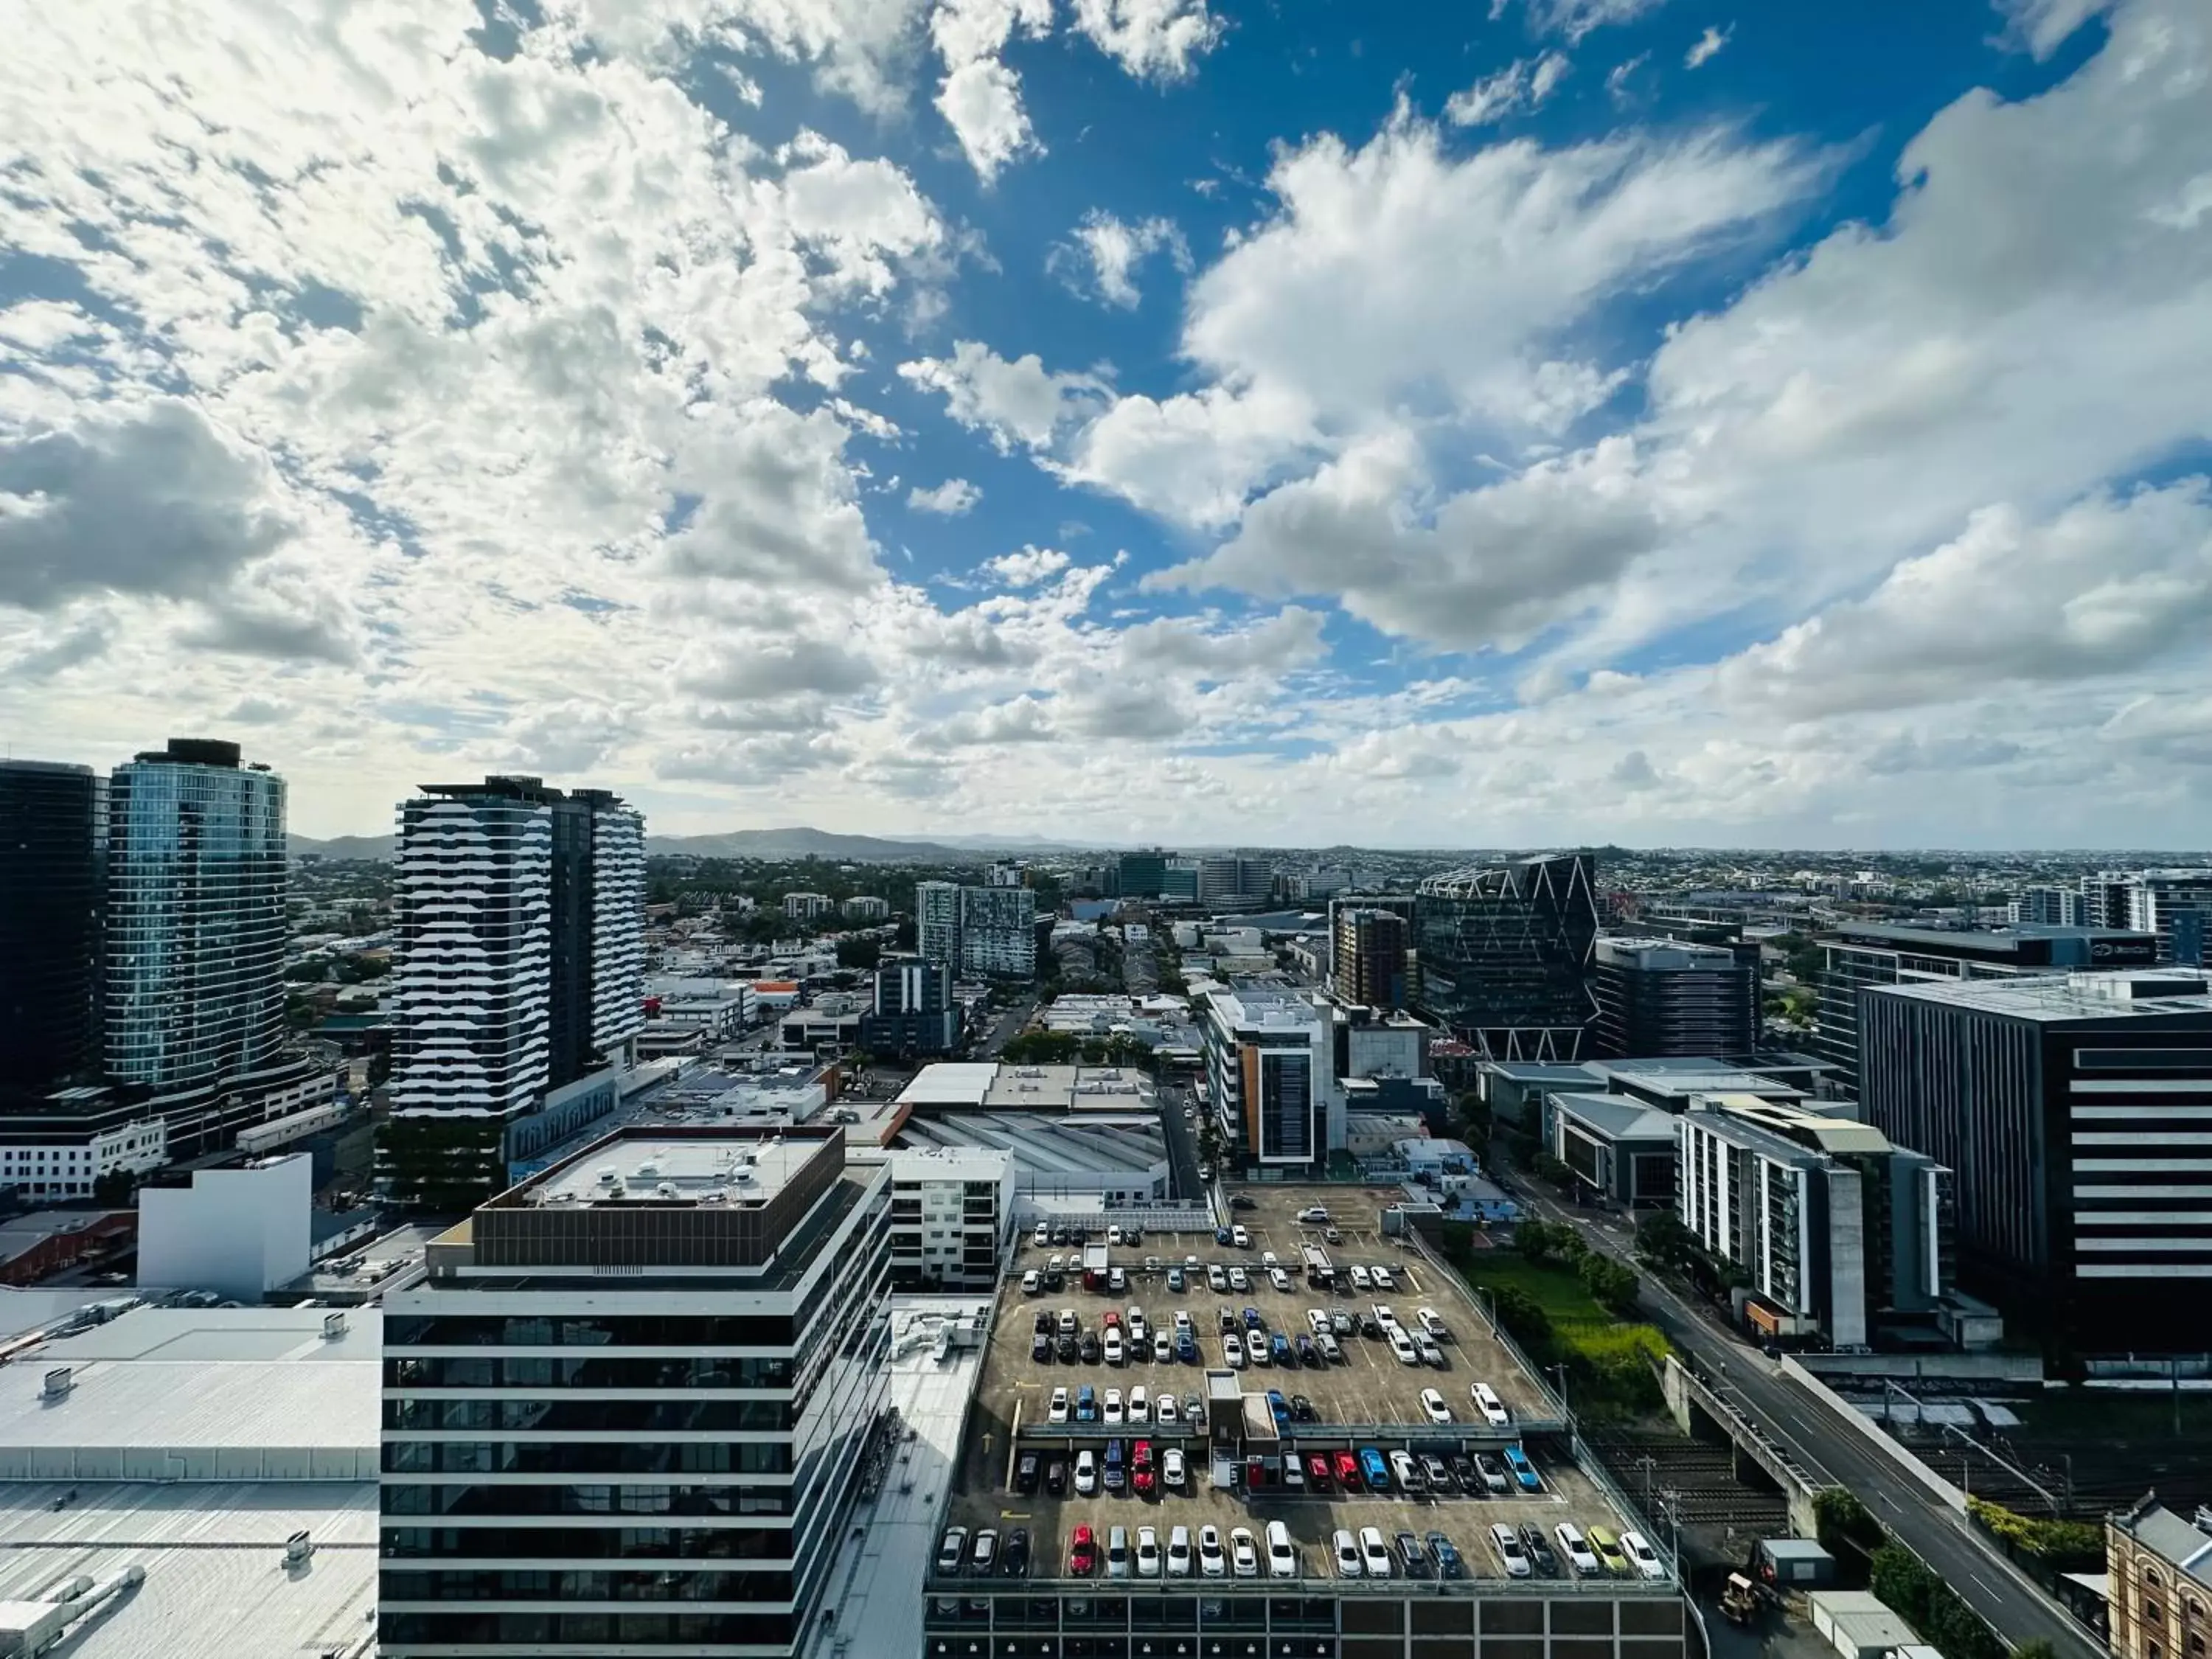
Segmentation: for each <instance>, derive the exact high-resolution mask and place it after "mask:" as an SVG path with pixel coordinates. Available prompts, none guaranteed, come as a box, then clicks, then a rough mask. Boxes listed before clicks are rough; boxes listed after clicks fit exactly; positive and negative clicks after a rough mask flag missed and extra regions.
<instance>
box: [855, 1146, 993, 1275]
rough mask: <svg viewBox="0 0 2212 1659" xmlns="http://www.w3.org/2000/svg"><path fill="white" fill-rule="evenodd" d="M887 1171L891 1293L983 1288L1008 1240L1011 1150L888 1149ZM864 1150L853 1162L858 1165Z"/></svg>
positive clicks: (937, 1147)
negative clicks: (889, 1172)
mask: <svg viewBox="0 0 2212 1659" xmlns="http://www.w3.org/2000/svg"><path fill="white" fill-rule="evenodd" d="M883 1156H884V1158H885V1159H886V1160H887V1161H888V1162H889V1163H890V1170H891V1288H892V1289H894V1290H899V1291H945V1290H951V1291H958V1290H982V1291H987V1290H989V1289H991V1288H992V1287H993V1286H994V1285H997V1283H998V1282H999V1271H1000V1267H1002V1266H1003V1265H1004V1263H1005V1261H1006V1249H1007V1247H1008V1246H1009V1245H1010V1244H1011V1243H1012V1241H1013V1233H1014V1192H1015V1184H1016V1173H1017V1171H1016V1168H1015V1162H1014V1158H1013V1156H1012V1153H1010V1152H1006V1151H1004V1150H997V1149H987V1148H984V1147H977V1146H896V1147H892V1148H890V1149H889V1150H888V1151H887V1152H884V1154H883ZM866 1157H867V1155H866V1154H865V1153H862V1154H858V1155H856V1156H855V1158H854V1162H855V1164H860V1163H862V1162H865V1161H866Z"/></svg>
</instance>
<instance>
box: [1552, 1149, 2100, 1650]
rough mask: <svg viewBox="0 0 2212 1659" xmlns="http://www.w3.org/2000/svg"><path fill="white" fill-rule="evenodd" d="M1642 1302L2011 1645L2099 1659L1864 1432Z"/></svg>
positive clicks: (1614, 1245)
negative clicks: (2030, 1644) (2040, 1644)
mask: <svg viewBox="0 0 2212 1659" xmlns="http://www.w3.org/2000/svg"><path fill="white" fill-rule="evenodd" d="M1521 1194H1522V1196H1523V1197H1529V1198H1533V1199H1534V1200H1535V1203H1536V1205H1537V1207H1538V1208H1539V1209H1541V1210H1542V1211H1543V1212H1546V1213H1547V1215H1548V1216H1549V1217H1550V1218H1552V1219H1553V1220H1556V1221H1565V1222H1568V1223H1570V1224H1571V1225H1574V1226H1576V1227H1577V1228H1578V1229H1580V1231H1582V1234H1583V1237H1585V1238H1586V1239H1588V1240H1589V1242H1590V1243H1592V1244H1593V1245H1595V1246H1596V1247H1597V1248H1599V1249H1603V1250H1605V1251H1606V1252H1607V1253H1608V1254H1609V1255H1614V1256H1618V1257H1620V1258H1621V1259H1623V1260H1626V1259H1627V1258H1628V1256H1629V1245H1630V1236H1629V1234H1628V1231H1627V1229H1626V1227H1624V1226H1621V1225H1618V1224H1614V1223H1610V1222H1600V1221H1596V1220H1594V1219H1593V1218H1591V1217H1589V1216H1588V1215H1587V1214H1583V1213H1579V1212H1575V1211H1572V1210H1569V1209H1566V1208H1565V1207H1563V1206H1559V1205H1558V1204H1555V1203H1553V1201H1552V1200H1550V1199H1548V1198H1547V1197H1546V1196H1544V1195H1543V1194H1541V1193H1534V1192H1532V1191H1531V1189H1530V1187H1529V1184H1528V1183H1527V1182H1522V1183H1521ZM1643 1300H1644V1309H1645V1310H1646V1312H1648V1313H1649V1314H1650V1316H1651V1319H1652V1322H1653V1323H1655V1324H1656V1325H1657V1326H1658V1327H1659V1328H1661V1329H1662V1330H1663V1331H1664V1332H1665V1333H1666V1334H1667V1337H1668V1340H1669V1341H1671V1342H1673V1343H1674V1346H1675V1347H1676V1348H1677V1349H1678V1350H1679V1351H1680V1352H1682V1353H1683V1354H1685V1355H1686V1356H1687V1357H1688V1358H1690V1359H1691V1360H1692V1362H1694V1364H1696V1366H1697V1368H1698V1369H1699V1370H1700V1371H1701V1372H1702V1373H1703V1374H1704V1376H1705V1379H1706V1381H1707V1382H1708V1383H1710V1384H1711V1385H1712V1386H1713V1387H1714V1388H1715V1389H1717V1391H1718V1392H1719V1393H1721V1394H1722V1395H1723V1396H1725V1397H1726V1398H1728V1399H1729V1401H1732V1403H1734V1404H1735V1407H1737V1409H1739V1410H1740V1411H1741V1412H1742V1413H1744V1415H1745V1416H1746V1417H1747V1418H1750V1419H1752V1420H1753V1422H1756V1423H1758V1424H1759V1425H1760V1426H1762V1427H1763V1428H1764V1429H1765V1431H1767V1432H1768V1433H1769V1434H1771V1436H1772V1437H1774V1439H1775V1440H1776V1441H1777V1442H1778V1443H1780V1444H1781V1445H1782V1446H1783V1448H1784V1449H1785V1450H1787V1451H1788V1452H1789V1453H1790V1455H1791V1456H1793V1457H1795V1458H1796V1460H1797V1462H1798V1463H1799V1464H1800V1465H1801V1466H1802V1468H1804V1469H1805V1470H1806V1472H1807V1473H1808V1474H1810V1475H1811V1476H1813V1478H1814V1479H1815V1480H1820V1479H1826V1480H1829V1481H1831V1482H1832V1483H1833V1484H1835V1485H1837V1486H1844V1487H1846V1488H1848V1489H1849V1490H1850V1492H1853V1493H1855V1494H1856V1495H1857V1498H1858V1499H1859V1501H1860V1502H1861V1503H1863V1504H1865V1505H1866V1506H1867V1508H1868V1509H1869V1510H1870V1511H1872V1513H1873V1514H1874V1516H1875V1519H1876V1520H1878V1521H1880V1522H1881V1524H1882V1525H1883V1526H1884V1527H1886V1528H1888V1530H1889V1531H1891V1532H1892V1533H1893V1534H1896V1535H1897V1537H1898V1538H1899V1539H1900V1540H1902V1541H1904V1542H1905V1544H1906V1545H1908V1546H1909V1547H1911V1548H1912V1549H1913V1550H1914V1551H1916V1552H1917V1553H1918V1554H1919V1556H1920V1559H1922V1560H1923V1561H1925V1562H1926V1563H1927V1564H1928V1565H1929V1567H1931V1568H1932V1569H1934V1571H1936V1573H1938V1574H1939V1575H1941V1577H1942V1579H1943V1581H1944V1582H1945V1583H1948V1584H1949V1585H1950V1586H1951V1588H1952V1589H1954V1590H1955V1591H1957V1592H1958V1594H1959V1595H1960V1597H1961V1598H1962V1599H1963V1600H1965V1601H1966V1603H1967V1605H1968V1606H1970V1607H1972V1608H1973V1609H1974V1611H1975V1612H1976V1613H1979V1614H1981V1616H1982V1617H1983V1618H1984V1619H1985V1620H1988V1621H1989V1624H1990V1628H1991V1629H1992V1630H1994V1631H1996V1633H1997V1634H1998V1635H1999V1636H2000V1637H2001V1638H2003V1639H2004V1640H2005V1642H2006V1643H2008V1644H2009V1645H2011V1646H2013V1647H2015V1648H2017V1647H2018V1646H2020V1644H2021V1643H2023V1642H2027V1641H2032V1640H2034V1639H2036V1638H2042V1639H2043V1640H2045V1641H2047V1642H2049V1643H2050V1644H2051V1646H2052V1648H2053V1649H2054V1650H2056V1651H2057V1653H2058V1654H2059V1655H2060V1656H2061V1659H2100V1656H2101V1655H2102V1652H2103V1650H2102V1649H2101V1648H2100V1647H2099V1646H2098V1645H2097V1644H2096V1643H2095V1642H2094V1641H2093V1640H2092V1639H2091V1638H2090V1637H2089V1635H2088V1634H2087V1632H2084V1631H2083V1630H2082V1628H2081V1626H2079V1625H2077V1624H2075V1622H2074V1620H2072V1619H2071V1618H2070V1617H2069V1616H2068V1615H2067V1614H2066V1613H2065V1612H2064V1611H2063V1609H2061V1608H2060V1607H2059V1606H2058V1605H2057V1603H2056V1602H2055V1601H2051V1600H2050V1599H2049V1598H2048V1597H2046V1596H2045V1595H2044V1594H2043V1592H2042V1590H2041V1589H2039V1587H2038V1586H2037V1585H2036V1584H2035V1583H2033V1581H2032V1580H2031V1579H2029V1578H2028V1577H2026V1575H2024V1574H2022V1573H2021V1571H2019V1570H2018V1569H2017V1568H2015V1566H2014V1565H2012V1564H2011V1563H2010V1562H2008V1561H2007V1560H2006V1559H2004V1558H2003V1557H2002V1556H2001V1555H1999V1554H1998V1553H1996V1551H1995V1550H1994V1549H1992V1548H1990V1547H1988V1546H1986V1545H1985V1544H1984V1542H1983V1541H1982V1540H1981V1538H1980V1537H1979V1535H1978V1534H1975V1533H1973V1532H1972V1531H1971V1530H1970V1529H1969V1528H1968V1527H1967V1524H1966V1520H1965V1518H1964V1517H1963V1516H1960V1515H1959V1514H1958V1513H1957V1511H1955V1510H1953V1509H1952V1508H1951V1507H1950V1506H1949V1505H1948V1504H1945V1503H1943V1502H1942V1500H1941V1499H1940V1498H1937V1497H1936V1495H1935V1494H1934V1493H1933V1492H1930V1491H1929V1489H1928V1488H1927V1487H1926V1486H1923V1484H1922V1483H1921V1482H1920V1481H1918V1480H1915V1479H1914V1478H1913V1477H1912V1476H1911V1475H1910V1474H1907V1473H1906V1472H1905V1469H1904V1468H1902V1467H1900V1466H1899V1463H1898V1462H1897V1461H1896V1460H1895V1459H1894V1458H1893V1457H1891V1456H1890V1455H1888V1454H1887V1453H1886V1452H1885V1451H1883V1450H1882V1449H1881V1447H1879V1446H1877V1445H1875V1443H1873V1442H1872V1441H1871V1440H1869V1438H1868V1437H1867V1436H1866V1434H1865V1432H1864V1431H1863V1430H1861V1429H1859V1428H1857V1427H1856V1426H1854V1425H1851V1424H1849V1423H1845V1422H1843V1421H1841V1420H1840V1419H1838V1416H1837V1414H1836V1410H1835V1408H1834V1407H1832V1406H1830V1405H1829V1404H1828V1403H1827V1402H1826V1401H1824V1400H1822V1399H1821V1398H1820V1396H1819V1395H1815V1394H1814V1393H1813V1392H1812V1391H1811V1390H1810V1389H1807V1388H1806V1387H1805V1386H1804V1385H1803V1384H1802V1383H1798V1382H1797V1381H1796V1379H1795V1378H1792V1377H1790V1376H1786V1375H1784V1373H1783V1371H1782V1370H1780V1368H1779V1367H1778V1365H1777V1364H1775V1363H1774V1362H1773V1361H1771V1360H1770V1359H1768V1358H1766V1356H1765V1354H1763V1353H1761V1352H1759V1350H1758V1349H1756V1348H1753V1347H1752V1346H1750V1345H1749V1344H1747V1343H1744V1342H1740V1341H1737V1340H1735V1338H1734V1337H1733V1336H1732V1335H1731V1334H1729V1332H1728V1331H1727V1330H1726V1329H1725V1328H1723V1327H1721V1326H1719V1325H1717V1323H1716V1322H1714V1321H1713V1319H1712V1318H1711V1316H1708V1315H1707V1314H1706V1313H1705V1311H1704V1310H1700V1309H1699V1308H1696V1307H1694V1306H1692V1304H1690V1303H1689V1302H1687V1301H1686V1300H1685V1299H1684V1298H1683V1297H1680V1296H1678V1295H1676V1294H1675V1293H1674V1291H1672V1290H1671V1289H1669V1288H1668V1287H1667V1286H1665V1285H1659V1284H1657V1283H1656V1282H1655V1281H1654V1280H1653V1279H1651V1278H1650V1276H1649V1275H1646V1276H1645V1278H1644V1295H1643Z"/></svg>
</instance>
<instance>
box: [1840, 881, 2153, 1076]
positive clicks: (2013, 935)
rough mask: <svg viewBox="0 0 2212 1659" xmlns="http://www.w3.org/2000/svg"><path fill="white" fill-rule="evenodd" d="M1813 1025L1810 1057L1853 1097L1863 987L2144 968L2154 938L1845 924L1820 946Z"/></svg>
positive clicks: (2110, 932)
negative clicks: (1816, 1058)
mask: <svg viewBox="0 0 2212 1659" xmlns="http://www.w3.org/2000/svg"><path fill="white" fill-rule="evenodd" d="M1820 945H1821V948H1822V951H1823V952H1824V953H1825V955H1826V966H1825V967H1824V968H1823V969H1822V970H1821V974H1820V1029H1819V1030H1818V1031H1817V1032H1816V1033H1815V1034H1814V1038H1813V1048H1814V1053H1816V1054H1819V1056H1820V1058H1821V1059H1822V1060H1825V1061H1826V1062H1827V1063H1828V1064H1829V1065H1830V1066H1833V1067H1834V1068H1835V1082H1836V1085H1837V1086H1838V1088H1840V1089H1841V1090H1842V1091H1844V1093H1845V1094H1847V1095H1855V1094H1857V1092H1858V1091H1859V1087H1860V1082H1859V1060H1860V1043H1859V1000H1860V994H1861V993H1862V992H1863V990H1864V989H1866V988H1867V987H1870V986H1880V985H1921V984H1935V983H1948V982H1951V981H1960V980H1979V979H2008V978H2014V977H2016V976H2018V975H2021V974H2047V973H2049V972H2051V970H2053V969H2061V970H2063V971H2067V972H2073V971H2075V970H2080V969H2112V968H2134V967H2148V966H2150V965H2151V963H2153V962H2154V961H2155V960H2156V957H2157V948H2158V942H2157V940H2156V939H2154V937H2153V936H2152V935H2151V934H2149V933H2132V932H2130V931H2128V930H2126V929H2118V930H2115V929H2112V928H2109V927H2103V926H2101V925H2100V926H2096V927H2007V928H2001V929H1986V928H1985V929H1978V930H1972V931H1969V930H1966V929H1960V930H1957V931H1947V930H1945V929H1943V928H1938V927H1900V926H1896V925H1893V924H1890V923H1885V922H1860V921H1852V922H1845V923H1844V925H1843V926H1842V927H1838V928H1837V929H1836V936H1835V937H1834V938H1832V939H1822V940H1821V941H1820Z"/></svg>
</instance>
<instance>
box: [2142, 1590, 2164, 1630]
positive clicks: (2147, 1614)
mask: <svg viewBox="0 0 2212 1659" xmlns="http://www.w3.org/2000/svg"><path fill="white" fill-rule="evenodd" d="M2142 1616H2143V1620H2144V1622H2145V1623H2146V1624H2152V1625H2162V1624H2164V1623H2165V1622H2166V1614H2165V1613H2163V1612H2162V1611H2160V1607H2159V1605H2158V1603H2157V1602H2155V1601H2152V1600H2151V1599H2150V1598H2149V1597H2148V1596H2146V1597H2144V1598H2143V1604H2142Z"/></svg>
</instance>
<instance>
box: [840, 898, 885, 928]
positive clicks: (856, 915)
mask: <svg viewBox="0 0 2212 1659" xmlns="http://www.w3.org/2000/svg"><path fill="white" fill-rule="evenodd" d="M841 908H842V909H843V911H844V913H845V920H846V921H883V920H884V919H885V918H886V917H888V916H889V915H890V913H891V902H890V900H889V899H886V898H878V897H877V896H875V895H874V894H872V893H855V894H854V895H853V896H852V897H850V898H848V899H847V900H846V901H845V902H844V904H843V905H842V907H841Z"/></svg>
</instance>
